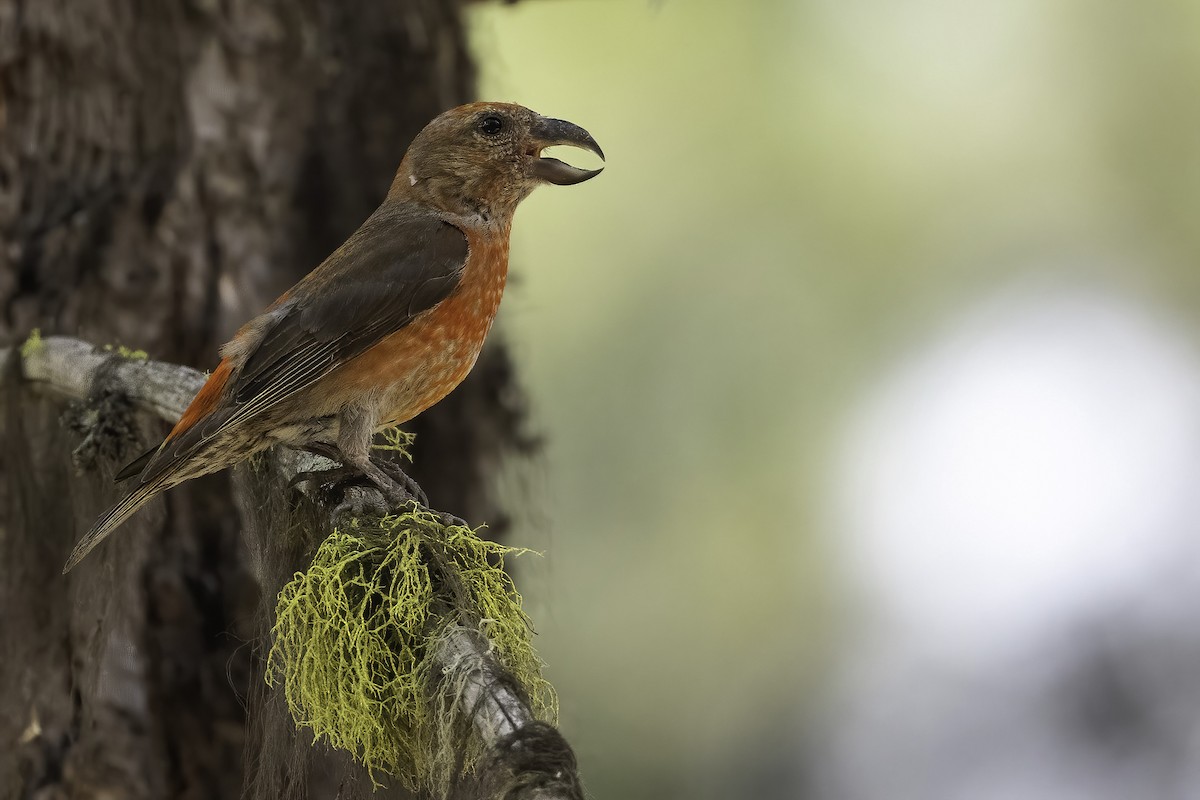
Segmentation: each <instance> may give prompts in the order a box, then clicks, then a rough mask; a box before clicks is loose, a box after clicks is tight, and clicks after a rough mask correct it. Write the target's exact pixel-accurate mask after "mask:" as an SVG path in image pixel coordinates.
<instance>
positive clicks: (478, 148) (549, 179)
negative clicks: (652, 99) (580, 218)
mask: <svg viewBox="0 0 1200 800" xmlns="http://www.w3.org/2000/svg"><path fill="white" fill-rule="evenodd" d="M553 145H572V146H575V147H580V148H583V149H584V150H591V151H592V152H593V153H595V154H596V155H598V156H600V158H601V160H603V159H604V153H603V151H601V149H600V145H598V144H596V140H595V139H593V138H592V137H591V134H589V133H588V132H587V131H585V130H584V129H583V128H581V127H579V126H578V125H575V124H573V123H570V122H566V121H564V120H561V119H549V118H547V117H543V116H541V115H540V114H537V113H535V112H533V111H530V110H529V109H528V108H524V107H523V106H518V105H512V104H510V103H471V104H469V105H465V106H459V107H458V108H453V109H450V110H449V111H447V112H445V113H444V114H442V115H440V116H439V117H437V118H436V119H434V120H433V121H432V122H430V123H429V124H428V125H426V126H425V128H424V130H422V131H421V132H420V133H419V134H417V138H416V139H414V140H413V143H412V144H411V145H410V146H409V148H408V153H407V154H406V155H405V156H404V161H403V162H402V163H401V164H400V169H399V171H398V172H397V173H396V180H395V182H394V183H393V184H392V191H391V192H390V193H389V195H388V196H389V197H391V198H411V199H415V200H420V201H423V202H427V203H430V204H432V205H433V206H435V207H436V208H438V209H440V210H442V211H445V212H448V213H450V214H453V215H455V216H461V217H476V218H479V219H481V220H482V221H484V222H488V221H493V220H495V221H503V220H507V219H510V218H511V216H512V213H513V212H514V211H515V210H516V208H517V204H518V203H520V202H521V201H522V200H524V199H525V198H526V197H527V196H528V195H529V193H530V192H532V191H533V190H534V189H535V188H536V187H537V186H539V185H541V184H543V183H554V184H558V185H560V186H566V185H570V184H575V183H582V182H583V181H586V180H589V179H590V178H594V177H595V176H596V175H598V174H600V170H599V169H594V170H591V169H580V168H578V167H573V166H571V165H570V164H567V163H565V162H563V161H559V160H558V159H557V158H547V157H544V156H542V151H543V150H544V149H545V148H547V147H551V146H553Z"/></svg>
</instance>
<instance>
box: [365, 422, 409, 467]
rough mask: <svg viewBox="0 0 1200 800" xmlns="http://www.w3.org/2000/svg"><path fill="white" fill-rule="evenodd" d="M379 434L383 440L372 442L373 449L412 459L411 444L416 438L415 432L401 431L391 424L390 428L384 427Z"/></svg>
mask: <svg viewBox="0 0 1200 800" xmlns="http://www.w3.org/2000/svg"><path fill="white" fill-rule="evenodd" d="M379 435H380V436H382V437H383V441H382V442H376V443H374V444H372V445H371V447H372V448H373V449H375V450H388V451H391V452H394V453H399V454H400V456H401V457H402V458H404V459H407V460H408V461H412V452H411V451H412V445H413V442H415V441H416V440H417V435H416V434H415V433H408V432H407V431H402V430H400V429H399V428H397V427H396V426H394V425H393V426H392V427H390V428H384V429H383V430H382V431H380V432H379Z"/></svg>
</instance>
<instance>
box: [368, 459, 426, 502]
mask: <svg viewBox="0 0 1200 800" xmlns="http://www.w3.org/2000/svg"><path fill="white" fill-rule="evenodd" d="M374 464H375V466H377V467H379V469H380V470H382V471H383V472H384V474H386V475H387V476H388V477H389V478H391V479H392V480H393V481H394V482H395V483H396V488H397V489H398V490H399V496H398V498H397V500H398V503H397V504H399V503H404V502H407V501H409V500H415V501H416V502H417V503H418V504H419V505H422V506H424V507H425V508H429V497H428V496H427V495H426V494H425V490H424V489H422V488H421V484H419V483H417V482H416V481H415V480H413V479H412V478H410V477H409V476H408V473H406V472H405V471H404V470H403V469H401V468H400V465H399V464H397V463H396V462H395V461H388V460H386V459H382V458H381V459H379V460H377V461H374ZM388 499H389V500H391V499H393V498H391V497H389V498H388Z"/></svg>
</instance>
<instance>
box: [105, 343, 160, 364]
mask: <svg viewBox="0 0 1200 800" xmlns="http://www.w3.org/2000/svg"><path fill="white" fill-rule="evenodd" d="M104 350H105V352H108V353H113V352H115V353H116V354H117V355H119V356H120V357H121V358H132V359H135V360H138V361H145V360H146V359H147V358H149V357H150V354H149V353H147V352H146V351H145V350H134V349H133V348H130V347H126V346H125V345H123V344H119V345H116V346H115V347H114V346H113V345H111V344H106V345H104Z"/></svg>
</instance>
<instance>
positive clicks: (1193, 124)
mask: <svg viewBox="0 0 1200 800" xmlns="http://www.w3.org/2000/svg"><path fill="white" fill-rule="evenodd" d="M471 15H472V16H471V24H472V38H473V42H474V49H475V53H476V56H477V59H478V62H479V64H480V67H481V72H482V88H481V96H482V97H487V98H493V99H499V100H511V101H515V102H520V103H522V104H524V105H528V106H530V107H531V108H534V109H535V110H537V111H540V112H542V113H544V114H547V115H550V116H557V117H562V118H564V119H568V120H571V121H573V122H576V123H578V124H580V125H582V126H584V127H585V128H587V129H588V130H590V131H591V132H592V134H593V135H594V136H595V137H596V139H597V140H598V141H599V142H600V144H601V145H602V146H603V147H604V149H605V152H606V154H607V155H608V164H607V168H606V170H605V173H604V174H603V175H602V176H601V177H599V178H597V179H596V180H594V181H592V182H589V183H587V184H585V185H583V186H579V187H574V188H562V189H560V188H557V187H548V188H544V189H541V190H539V191H538V192H536V193H535V194H534V195H533V197H532V198H530V200H529V201H528V202H527V203H526V204H525V205H524V206H523V207H522V210H521V211H520V212H519V214H518V218H517V224H516V226H515V231H514V242H513V253H512V262H513V269H514V283H513V285H512V286H511V288H510V291H509V293H508V294H507V296H506V298H505V303H504V306H503V308H502V310H501V323H500V324H501V325H502V326H503V329H504V331H505V333H506V335H507V336H508V338H509V340H510V342H511V343H512V344H513V346H514V348H515V353H516V356H517V358H518V360H519V362H520V365H521V368H522V372H523V375H524V378H525V381H526V383H527V386H528V387H529V390H530V393H531V396H532V403H533V413H534V420H535V423H536V425H537V428H538V430H539V431H540V432H543V433H544V434H545V435H546V437H547V448H546V453H545V456H544V457H543V458H542V459H541V460H540V461H539V463H538V464H537V465H535V467H534V468H533V470H532V472H533V473H534V474H533V477H532V479H531V478H530V475H529V470H525V471H523V472H522V473H521V475H517V476H513V479H512V481H511V483H512V486H511V490H512V491H513V492H514V493H516V494H517V495H519V496H520V497H521V498H522V500H521V502H524V498H526V497H529V496H532V498H533V499H534V502H535V504H536V505H538V506H539V507H541V508H544V509H546V514H545V516H544V518H541V517H539V518H535V519H531V520H530V521H529V524H528V525H527V526H525V527H524V528H523V529H522V530H521V531H519V532H518V535H517V536H516V538H515V540H514V543H515V544H522V545H529V546H533V547H535V548H537V549H540V550H543V551H545V558H544V559H542V560H540V561H538V562H536V563H528V561H527V562H526V563H522V564H521V565H520V566H519V567H518V571H519V572H518V574H519V579H520V581H521V585H522V588H523V591H524V593H525V594H526V596H527V599H528V602H529V608H530V611H531V614H532V615H533V617H534V619H535V621H536V623H537V626H538V629H539V632H540V637H539V646H540V648H541V652H542V654H543V656H544V658H545V659H546V661H547V662H548V663H549V665H550V671H549V675H550V677H551V679H552V680H553V682H554V683H555V685H556V686H557V687H558V690H559V692H560V695H561V702H562V724H563V728H564V730H565V732H566V734H567V736H568V738H569V739H570V740H571V742H572V743H573V744H574V746H575V747H576V748H577V751H578V754H579V757H580V759H581V763H582V769H583V772H584V775H585V779H586V780H587V783H588V787H589V789H590V791H591V792H592V794H593V795H594V796H595V797H597V798H617V797H623V798H643V797H644V798H652V797H654V798H659V797H666V796H680V797H682V796H692V797H706V796H714V797H715V796H727V795H728V792H725V791H724V790H723V789H722V788H721V786H722V781H727V780H732V779H731V778H729V777H728V776H731V775H737V774H738V773H739V772H742V773H744V772H746V771H752V770H755V769H757V767H756V765H759V764H766V765H767V766H763V767H762V769H763V770H769V769H771V768H772V767H771V766H770V764H772V763H775V762H777V761H779V759H778V758H777V755H776V754H774V753H773V751H772V748H780V747H783V748H785V749H786V748H788V747H793V746H794V747H796V748H797V749H798V748H799V747H800V744H799V743H801V742H803V741H804V740H805V739H806V737H807V736H808V733H807V731H808V723H807V722H806V720H807V719H809V717H808V716H807V714H806V711H807V709H809V707H810V705H811V704H812V703H814V702H815V701H814V698H817V697H819V696H820V695H821V693H822V691H823V688H822V687H824V686H825V685H826V684H827V683H828V681H829V680H830V679H831V676H832V675H833V674H834V673H836V672H837V669H838V667H837V659H836V653H837V649H838V647H837V646H838V642H839V641H840V640H841V639H843V638H844V637H845V636H846V635H847V632H846V626H847V624H848V623H847V622H846V619H847V616H846V614H845V613H843V612H844V611H845V610H846V607H847V606H848V605H853V602H854V601H853V600H852V599H847V590H846V587H845V584H844V580H843V570H842V568H841V567H839V566H838V561H839V558H840V557H839V556H837V552H838V548H839V545H838V543H837V542H838V536H839V531H838V529H837V523H836V520H833V521H831V517H830V500H829V497H830V495H831V493H832V492H833V491H834V490H833V489H832V488H831V486H830V482H831V480H832V479H831V477H830V476H831V475H832V474H833V473H834V472H836V469H835V466H834V464H835V462H836V460H837V458H838V455H837V454H838V452H839V448H840V447H841V444H840V442H841V441H842V438H843V436H844V434H845V428H846V425H847V424H848V423H847V419H848V416H849V415H850V414H852V410H853V409H854V408H856V407H858V406H859V405H860V404H861V403H862V402H863V397H864V396H865V395H867V394H869V393H870V391H871V389H872V386H874V385H875V384H876V383H877V382H878V381H879V380H881V376H882V375H885V374H886V373H887V371H888V370H889V369H891V368H892V366H893V365H894V364H896V363H898V362H899V361H902V360H903V358H904V357H905V354H906V353H907V352H909V351H910V349H912V348H914V347H918V346H919V345H920V343H921V342H923V341H925V340H926V339H927V338H928V337H931V336H934V335H936V333H937V331H938V330H939V329H940V328H941V327H942V326H943V325H945V324H947V322H946V321H947V320H952V319H953V318H954V317H955V315H956V314H958V313H959V312H960V311H961V310H962V309H964V308H969V307H970V306H971V305H972V304H974V303H976V302H977V301H980V300H982V299H986V298H987V297H989V296H991V295H992V294H993V293H995V292H1003V291H1006V290H1007V289H1008V288H1009V287H1013V286H1027V285H1033V286H1035V287H1036V286H1038V285H1041V284H1040V283H1039V282H1043V281H1045V282H1049V283H1050V284H1053V285H1063V284H1067V285H1086V286H1098V287H1103V289H1104V290H1105V291H1111V292H1115V293H1117V294H1119V295H1122V296H1129V297H1133V298H1137V302H1139V303H1143V304H1146V305H1148V306H1149V307H1152V308H1154V309H1155V313H1156V314H1161V315H1162V318H1163V319H1169V320H1187V319H1189V318H1191V317H1193V316H1194V314H1195V312H1196V310H1197V309H1196V306H1197V301H1198V300H1200V292H1198V289H1200V271H1198V270H1197V269H1196V266H1195V265H1196V264H1197V263H1200V225H1198V224H1197V219H1196V214H1197V210H1198V209H1200V3H1196V2H1186V1H1184V0H1148V1H1147V2H1143V3H1137V4H1133V3H1108V4H1098V3H1089V2H1083V0H980V1H979V2H967V3H963V2H953V1H952V0H916V2H909V3H894V2H887V0H811V1H807V0H760V2H754V3H735V2H716V1H715V0H712V1H709V0H688V1H687V2H682V1H681V0H662V1H661V2H647V0H556V1H555V2H543V1H539V0H525V2H520V3H517V4H515V5H502V4H497V3H486V4H481V5H478V6H476V7H475V8H474V9H473V10H472V12H471ZM564 157H565V158H567V159H569V160H571V161H572V163H575V164H578V165H582V166H593V165H594V160H593V159H591V158H590V156H588V155H587V154H582V153H578V152H571V153H569V154H566V155H565V156H564ZM1035 292H1036V288H1035ZM1184 328H1185V329H1187V330H1190V329H1188V328H1187V326H1186V324H1185V325H1184ZM1186 335H1187V336H1191V334H1190V333H1188V334H1186ZM1193 338H1194V337H1193ZM781 743H783V744H781ZM783 760H784V761H786V759H783ZM735 783H736V781H735ZM714 787H715V788H714ZM742 787H743V790H744V788H745V785H744V784H742ZM741 796H754V793H753V792H751V793H746V792H745V791H743V792H742V793H741Z"/></svg>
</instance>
